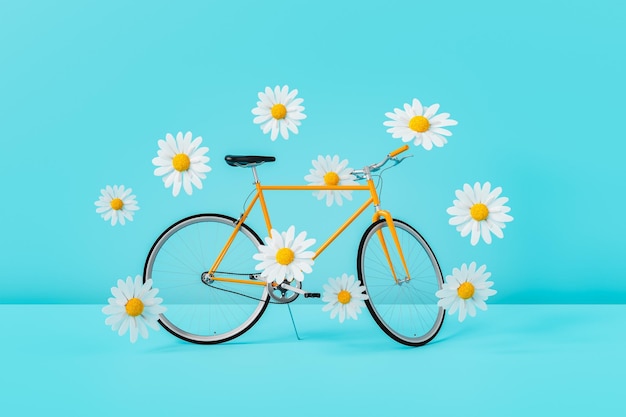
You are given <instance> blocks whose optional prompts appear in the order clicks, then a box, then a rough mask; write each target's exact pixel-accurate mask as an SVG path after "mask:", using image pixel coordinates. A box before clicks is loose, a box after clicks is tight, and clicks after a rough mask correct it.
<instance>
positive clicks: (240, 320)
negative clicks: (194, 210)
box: [143, 214, 269, 344]
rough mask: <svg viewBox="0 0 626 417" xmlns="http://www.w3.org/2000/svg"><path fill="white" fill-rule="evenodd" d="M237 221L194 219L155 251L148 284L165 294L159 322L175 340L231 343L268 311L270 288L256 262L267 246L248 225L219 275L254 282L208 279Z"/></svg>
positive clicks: (177, 228) (217, 217) (161, 240)
mask: <svg viewBox="0 0 626 417" xmlns="http://www.w3.org/2000/svg"><path fill="white" fill-rule="evenodd" d="M236 222H237V221H236V220H235V219H234V218H232V217H228V216H223V215H219V214H199V215H196V216H191V217H188V218H185V219H182V220H180V221H178V222H177V223H175V224H173V225H172V226H170V227H169V228H168V229H167V230H165V232H163V233H162V234H161V236H160V237H159V238H158V239H157V240H156V242H155V243H154V245H153V246H152V249H150V253H149V254H148V258H147V259H146V264H145V267H144V275H143V277H144V282H145V281H146V280H148V279H152V281H153V283H152V285H153V287H154V288H158V289H159V294H158V296H159V297H162V298H163V305H164V306H165V307H166V308H167V311H166V312H165V313H163V314H161V316H160V319H159V322H160V323H161V325H162V326H163V327H164V328H165V329H167V331H169V332H170V333H172V334H173V335H175V336H177V337H179V338H181V339H184V340H187V341H189V342H194V343H203V344H211V343H220V342H225V341H227V340H231V339H234V338H235V337H237V336H240V335H241V334H243V333H245V332H246V331H247V330H249V329H250V328H251V327H252V326H253V325H254V324H255V323H256V322H257V320H258V319H259V318H260V317H261V315H262V314H263V312H264V311H265V308H266V307H267V304H268V301H269V296H268V292H267V286H266V284H265V282H264V281H259V280H257V279H256V278H254V276H253V274H255V265H256V261H254V259H252V255H254V254H255V253H257V252H258V249H257V248H258V247H259V246H260V245H263V241H262V240H261V238H260V237H259V236H258V235H257V234H256V233H255V232H254V231H253V230H252V229H250V228H249V227H248V226H246V225H245V224H243V225H242V226H241V228H240V229H239V231H238V232H237V235H236V237H235V240H234V241H233V243H232V244H231V246H230V248H229V250H228V252H227V253H226V255H225V256H224V259H223V260H222V262H221V263H220V265H219V268H218V269H219V271H220V273H216V274H215V275H216V276H226V277H230V278H235V279H239V280H245V281H248V282H250V283H249V284H242V283H229V282H221V281H211V280H209V279H207V277H206V276H205V277H204V278H205V279H204V281H203V279H202V278H203V273H205V272H206V271H208V270H209V269H210V268H211V266H212V265H213V262H214V261H215V259H216V258H217V256H218V255H219V253H220V251H221V249H222V247H223V246H224V244H225V243H226V242H227V241H228V238H229V237H230V235H231V233H232V232H233V230H234V227H235V225H236ZM255 283H256V284H255ZM259 284H261V285H259Z"/></svg>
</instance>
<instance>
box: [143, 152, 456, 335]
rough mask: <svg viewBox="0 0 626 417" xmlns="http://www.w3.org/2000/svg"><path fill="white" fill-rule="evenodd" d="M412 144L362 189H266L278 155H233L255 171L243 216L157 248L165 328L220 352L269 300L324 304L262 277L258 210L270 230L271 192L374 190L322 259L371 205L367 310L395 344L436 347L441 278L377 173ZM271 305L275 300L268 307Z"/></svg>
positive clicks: (185, 226)
mask: <svg viewBox="0 0 626 417" xmlns="http://www.w3.org/2000/svg"><path fill="white" fill-rule="evenodd" d="M407 149H408V145H405V146H403V147H401V148H398V149H396V150H394V151H393V152H390V153H389V154H387V156H386V157H385V158H384V159H383V160H382V161H381V162H378V163H375V164H371V165H367V166H365V167H364V168H363V169H359V170H353V172H352V174H353V175H355V177H356V179H357V181H365V184H363V185H361V184H357V185H319V186H318V185H262V184H261V182H260V181H259V177H258V174H257V169H256V168H257V167H258V166H260V165H262V164H265V163H269V162H274V161H275V158H274V157H273V156H252V155H245V156H238V155H227V156H226V157H225V160H226V163H227V164H229V165H230V166H233V167H241V168H248V169H251V170H252V174H253V177H254V185H255V188H256V190H255V191H253V194H251V196H252V200H251V201H250V203H249V204H247V207H246V205H245V204H244V207H246V208H245V211H244V212H243V214H241V215H240V217H239V218H234V217H230V216H226V215H222V214H197V215H194V216H190V217H187V218H184V219H182V220H179V221H178V222H176V223H174V224H173V225H171V226H170V227H168V228H167V229H166V230H165V231H164V232H163V233H162V234H161V235H160V236H159V238H158V239H157V240H156V241H155V243H154V244H153V246H152V248H151V249H150V252H149V254H148V257H147V259H146V263H145V267H144V275H143V278H144V282H145V281H146V280H148V279H152V280H153V285H154V286H155V287H157V288H159V291H160V296H161V297H163V299H164V300H166V302H167V306H168V311H167V312H166V313H164V314H162V315H161V316H160V319H159V322H160V324H161V325H162V326H163V327H164V328H165V329H166V330H167V331H169V332H170V333H172V334H173V335H175V336H176V337H179V338H181V339H183V340H186V341H189V342H193V343H200V344H214V343H221V342H226V341H229V340H232V339H234V338H236V337H238V336H240V335H242V334H243V333H245V332H246V331H247V330H249V329H250V328H251V327H252V326H254V324H255V323H256V322H257V321H258V320H259V318H260V317H261V315H262V314H263V312H264V311H265V309H266V308H267V306H268V304H269V303H270V302H272V303H278V304H286V303H290V302H292V301H293V300H295V299H296V298H297V297H298V296H299V295H303V296H304V297H320V294H319V293H311V292H307V291H305V290H303V289H302V284H301V283H300V282H299V281H296V280H293V281H292V282H290V283H288V282H283V283H282V284H280V285H277V284H276V283H268V282H266V281H265V280H263V279H260V272H259V271H255V264H256V261H254V260H253V258H252V256H253V254H255V253H257V252H258V249H257V248H258V247H259V246H260V245H264V242H263V240H262V239H261V238H260V237H259V235H258V234H257V233H256V232H255V231H254V230H252V229H251V228H250V227H249V226H248V225H247V224H245V223H244V222H245V220H246V219H247V217H248V215H249V214H250V212H251V210H252V209H253V207H254V206H255V205H256V203H257V202H258V203H259V204H260V205H261V210H262V213H263V217H264V220H265V224H266V227H267V230H268V235H269V233H270V230H271V229H272V225H271V221H270V215H269V212H268V209H267V206H266V204H265V198H264V192H267V191H296V190H297V191H303V190H305V191H313V190H352V191H368V192H369V194H370V195H369V198H367V199H366V201H365V202H364V203H363V204H362V205H361V206H360V207H359V208H358V209H357V210H356V211H355V212H354V213H353V214H352V215H351V216H350V217H349V218H348V219H347V220H346V221H345V222H344V223H343V224H342V225H341V226H340V227H339V228H338V229H337V230H336V231H335V232H334V233H333V234H332V235H331V236H330V237H329V238H328V239H327V240H326V241H325V242H324V243H323V244H322V245H321V246H320V247H319V248H318V249H317V250H315V256H314V257H313V259H315V258H317V256H319V255H320V254H321V253H322V252H323V251H324V250H325V249H326V248H327V247H328V246H329V245H330V244H331V243H332V242H333V241H334V240H335V239H336V238H337V237H338V236H339V235H340V234H341V233H342V232H343V231H344V230H345V229H346V228H347V227H348V226H349V225H350V224H351V223H352V222H353V221H354V220H355V219H356V218H357V217H359V216H360V215H361V214H362V213H363V212H364V211H365V210H366V209H367V208H368V207H369V206H371V205H373V206H374V209H375V213H374V216H373V218H372V224H371V225H370V226H369V227H368V228H367V229H366V230H365V232H364V233H363V237H362V238H361V241H360V244H359V249H358V255H357V274H358V279H359V280H360V281H361V282H362V284H363V285H364V286H365V288H366V293H367V295H368V297H369V299H368V300H366V301H365V304H366V306H367V309H368V310H369V312H370V313H371V315H372V317H373V318H374V320H375V321H376V323H377V324H378V326H379V327H380V328H381V329H382V330H383V331H384V332H385V333H386V334H387V335H388V336H390V337H391V338H392V339H394V340H396V341H397V342H400V343H402V344H405V345H409V346H421V345H424V344H426V343H428V342H429V341H430V340H432V339H433V338H434V337H435V336H436V334H437V332H438V331H439V329H440V328H441V325H442V323H443V320H444V315H445V311H444V310H443V309H442V308H441V307H439V306H438V305H437V301H438V299H437V297H436V296H435V292H436V291H437V290H438V289H440V288H441V287H442V285H443V276H442V274H441V270H440V267H439V263H438V262H437V259H436V257H435V254H434V253H433V251H432V250H431V248H430V246H429V245H428V243H427V242H426V240H425V239H424V238H423V237H422V236H421V235H420V234H419V233H418V232H417V230H415V229H414V228H413V227H412V226H410V225H409V224H408V223H406V222H403V221H401V220H397V219H394V218H392V217H391V214H390V213H389V212H388V211H386V210H381V208H380V199H379V196H378V192H377V188H376V185H375V184H374V181H373V179H372V173H373V172H376V171H378V170H380V169H381V168H382V167H383V166H384V165H386V164H387V163H388V162H392V163H393V166H396V165H398V164H399V163H400V162H402V161H403V160H404V159H406V158H408V156H405V157H403V158H400V157H398V155H399V154H401V153H402V152H404V151H406V150H407ZM270 299H271V300H272V301H270Z"/></svg>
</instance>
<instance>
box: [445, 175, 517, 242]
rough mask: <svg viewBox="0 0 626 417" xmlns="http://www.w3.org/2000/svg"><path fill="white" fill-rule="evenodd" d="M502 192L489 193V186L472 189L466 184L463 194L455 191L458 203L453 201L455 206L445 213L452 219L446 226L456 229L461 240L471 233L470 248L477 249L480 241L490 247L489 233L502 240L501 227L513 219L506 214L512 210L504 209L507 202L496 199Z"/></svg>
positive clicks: (493, 191)
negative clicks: (459, 233) (481, 239)
mask: <svg viewBox="0 0 626 417" xmlns="http://www.w3.org/2000/svg"><path fill="white" fill-rule="evenodd" d="M501 192H502V188H501V187H497V188H494V189H493V190H491V184H490V183H489V182H486V183H485V184H484V185H483V186H482V187H481V185H480V183H478V182H477V183H475V184H474V188H472V187H470V185H469V184H465V185H464V186H463V190H456V197H457V198H458V200H454V202H453V204H454V206H452V207H449V208H448V210H447V212H448V214H450V215H451V216H453V217H452V218H451V219H450V220H449V221H448V223H450V224H451V225H452V226H456V230H458V231H459V232H461V236H463V237H465V236H467V235H468V234H469V233H470V232H472V237H471V243H472V245H476V244H477V243H478V241H479V240H480V238H481V237H482V238H483V240H484V241H485V242H486V243H487V244H490V243H491V233H493V234H494V235H496V236H497V237H499V238H500V239H502V238H503V237H504V233H502V229H504V228H505V227H506V225H505V224H504V223H506V222H510V221H512V220H513V217H511V216H509V215H508V214H506V213H508V212H509V211H510V210H511V209H510V208H509V207H507V206H505V205H504V204H505V203H506V202H507V201H509V199H508V198H506V197H498V196H499V195H500V193H501Z"/></svg>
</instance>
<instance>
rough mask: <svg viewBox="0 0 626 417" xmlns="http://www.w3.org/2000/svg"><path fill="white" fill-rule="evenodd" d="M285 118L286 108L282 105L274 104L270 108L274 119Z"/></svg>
mask: <svg viewBox="0 0 626 417" xmlns="http://www.w3.org/2000/svg"><path fill="white" fill-rule="evenodd" d="M285 116H287V107H285V105H284V104H280V103H278V104H274V105H273V106H272V117H273V118H274V119H279V120H280V119H284V118H285Z"/></svg>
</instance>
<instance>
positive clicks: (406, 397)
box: [0, 302, 626, 417]
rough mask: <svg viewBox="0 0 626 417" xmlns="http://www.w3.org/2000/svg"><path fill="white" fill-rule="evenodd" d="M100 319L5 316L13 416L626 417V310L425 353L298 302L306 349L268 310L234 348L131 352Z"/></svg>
mask: <svg viewBox="0 0 626 417" xmlns="http://www.w3.org/2000/svg"><path fill="white" fill-rule="evenodd" d="M101 307H102V306H95V305H54V306H52V305H0V313H1V316H2V318H3V319H2V321H1V322H0V332H1V334H2V343H1V345H0V352H1V353H2V355H1V356H0V361H1V362H0V364H1V367H0V403H1V405H0V407H1V409H2V410H6V411H9V413H8V414H5V413H4V412H3V413H2V415H20V416H41V415H62V416H114V415H119V416H128V415H131V416H132V415H149V416H174V415H181V416H182V415H184V416H253V415H254V416H257V415H263V416H264V415H273V416H291V415H293V416H323V415H326V416H339V415H342V414H343V415H349V416H355V415H359V414H361V415H364V416H377V415H379V416H381V417H384V416H396V415H406V416H420V415H430V416H438V415H441V416H454V415H463V416H504V417H507V416H601V415H626V405H625V404H624V401H623V398H622V397H623V396H624V387H625V386H626V385H625V382H624V380H625V375H626V355H625V353H626V325H625V324H626V320H625V316H626V305H491V306H489V310H488V311H487V312H482V311H479V312H478V316H477V317H476V318H468V319H467V320H466V321H465V322H464V323H458V321H457V318H456V315H455V316H451V317H447V318H446V322H445V323H444V326H443V328H442V330H441V332H440V333H439V335H438V336H437V338H436V339H435V340H434V341H433V342H431V343H429V344H428V345H426V346H424V347H420V348H407V347H404V346H401V345H399V344H397V343H395V342H393V341H392V340H391V339H389V338H387V336H385V335H384V334H383V333H382V331H380V330H379V329H378V328H377V327H376V324H375V323H374V322H373V320H372V319H371V317H370V316H369V315H368V313H367V311H365V312H364V313H363V314H362V315H361V316H360V318H359V320H358V321H347V322H345V323H343V324H339V322H338V321H336V320H335V321H331V320H330V319H329V318H328V315H327V313H322V312H321V306H310V305H298V304H297V302H296V303H295V304H294V305H293V306H292V308H293V311H294V315H295V320H296V323H297V326H298V331H299V334H300V337H301V340H297V339H296V337H295V333H294V331H293V327H292V325H291V321H290V319H289V315H288V312H287V309H286V307H285V306H270V307H269V308H268V310H267V312H266V314H265V315H264V316H263V318H262V319H261V320H260V322H259V323H258V324H257V326H256V327H255V328H253V329H252V330H251V331H250V332H248V333H247V334H245V335H244V336H242V337H241V338H239V339H237V340H235V341H233V342H230V343H227V344H223V345H215V346H199V345H192V344H188V343H185V342H182V341H179V340H178V339H177V338H175V337H174V336H171V335H170V334H169V333H167V332H166V331H164V330H160V331H158V332H154V331H152V332H151V333H150V338H149V339H147V340H144V339H141V338H140V339H139V340H138V341H137V343H136V344H134V345H133V344H131V343H130V342H129V339H128V335H126V336H124V337H119V336H117V334H116V333H114V332H112V331H111V330H110V328H108V327H107V326H105V324H104V319H105V316H104V315H103V314H102V313H101V311H100V309H101ZM425 413H428V414H425Z"/></svg>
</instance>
